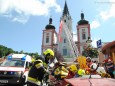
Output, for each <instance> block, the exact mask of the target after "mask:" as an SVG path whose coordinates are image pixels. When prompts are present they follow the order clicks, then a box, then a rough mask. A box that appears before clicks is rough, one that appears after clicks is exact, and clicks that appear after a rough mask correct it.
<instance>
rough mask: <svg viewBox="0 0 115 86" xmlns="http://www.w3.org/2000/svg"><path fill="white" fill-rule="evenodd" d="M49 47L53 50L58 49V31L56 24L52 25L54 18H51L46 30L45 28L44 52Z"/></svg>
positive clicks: (43, 37)
mask: <svg viewBox="0 0 115 86" xmlns="http://www.w3.org/2000/svg"><path fill="white" fill-rule="evenodd" d="M48 48H50V49H52V50H55V49H57V33H56V31H55V26H53V25H52V18H50V19H49V24H48V25H46V27H45V30H43V36H42V50H41V51H42V53H43V52H44V51H45V50H46V49H48Z"/></svg>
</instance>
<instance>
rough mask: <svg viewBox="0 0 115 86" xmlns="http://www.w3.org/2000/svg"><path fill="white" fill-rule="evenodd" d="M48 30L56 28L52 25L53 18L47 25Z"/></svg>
mask: <svg viewBox="0 0 115 86" xmlns="http://www.w3.org/2000/svg"><path fill="white" fill-rule="evenodd" d="M45 28H46V30H49V29H55V26H54V25H52V18H50V19H49V24H48V25H46V27H45Z"/></svg>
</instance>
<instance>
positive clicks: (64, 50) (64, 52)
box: [63, 48, 67, 56]
mask: <svg viewBox="0 0 115 86" xmlns="http://www.w3.org/2000/svg"><path fill="white" fill-rule="evenodd" d="M63 55H64V56H67V49H66V48H64V49H63Z"/></svg>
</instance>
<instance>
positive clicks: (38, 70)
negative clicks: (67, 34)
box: [27, 49, 54, 86]
mask: <svg viewBox="0 0 115 86" xmlns="http://www.w3.org/2000/svg"><path fill="white" fill-rule="evenodd" d="M43 56H44V61H42V60H40V59H38V60H35V61H34V63H33V65H32V67H31V69H30V71H29V74H28V80H27V81H28V82H27V86H41V85H42V80H43V77H44V74H45V73H48V70H47V67H48V63H49V60H50V59H52V58H53V57H54V52H53V51H52V50H51V49H47V50H46V51H45V52H43Z"/></svg>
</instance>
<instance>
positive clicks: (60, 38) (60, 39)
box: [58, 21, 63, 42]
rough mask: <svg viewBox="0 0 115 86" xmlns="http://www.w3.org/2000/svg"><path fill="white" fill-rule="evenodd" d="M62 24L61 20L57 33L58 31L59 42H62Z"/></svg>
mask: <svg viewBox="0 0 115 86" xmlns="http://www.w3.org/2000/svg"><path fill="white" fill-rule="evenodd" d="M62 25H63V22H62V21H61V22H60V26H59V33H58V39H59V42H62V37H61V33H62Z"/></svg>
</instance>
